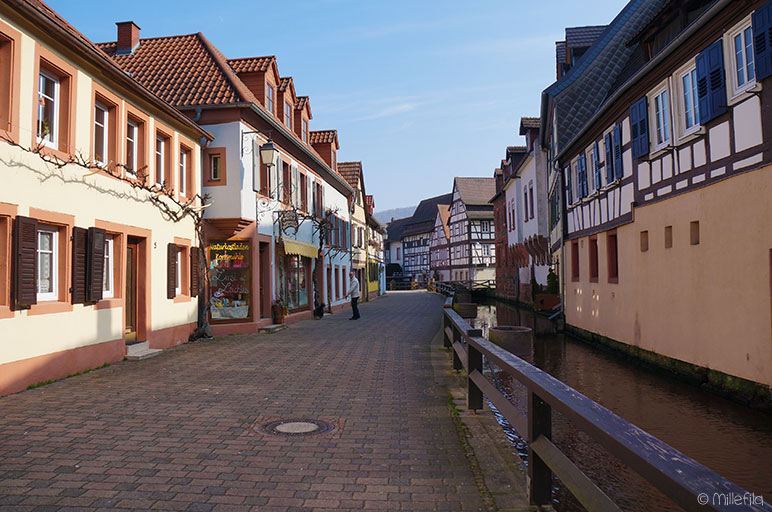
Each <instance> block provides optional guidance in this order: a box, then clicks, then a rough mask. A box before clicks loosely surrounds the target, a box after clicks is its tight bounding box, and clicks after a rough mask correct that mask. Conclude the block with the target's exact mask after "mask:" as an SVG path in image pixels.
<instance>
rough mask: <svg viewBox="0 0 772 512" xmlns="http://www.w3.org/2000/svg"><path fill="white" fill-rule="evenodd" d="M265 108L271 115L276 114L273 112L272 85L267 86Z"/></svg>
mask: <svg viewBox="0 0 772 512" xmlns="http://www.w3.org/2000/svg"><path fill="white" fill-rule="evenodd" d="M265 108H266V109H267V110H268V112H270V113H271V114H273V113H274V110H273V85H271V84H265Z"/></svg>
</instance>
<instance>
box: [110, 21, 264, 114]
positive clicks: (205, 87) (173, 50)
mask: <svg viewBox="0 0 772 512" xmlns="http://www.w3.org/2000/svg"><path fill="white" fill-rule="evenodd" d="M97 46H98V47H99V48H100V49H101V50H102V51H103V52H105V53H106V54H107V55H108V56H109V57H111V58H112V59H113V60H114V61H115V62H116V64H118V65H119V66H120V67H121V68H122V69H123V70H124V71H125V72H128V73H129V74H131V76H132V77H134V79H136V80H137V81H138V82H139V83H141V84H142V85H144V86H145V87H147V88H148V89H151V90H153V91H155V92H156V94H158V95H159V96H160V97H161V98H163V99H164V100H166V101H167V102H169V103H171V104H172V105H175V106H177V107H180V106H192V105H223V104H229V103H240V102H255V103H256V102H257V99H256V98H255V96H254V95H253V94H252V92H251V91H250V90H249V89H248V88H247V87H246V86H245V85H244V83H243V82H241V80H240V79H239V78H238V77H237V76H236V74H235V73H234V72H233V70H232V69H231V67H230V66H229V65H228V63H227V60H226V59H225V57H224V56H223V55H222V53H220V51H219V50H217V49H216V48H215V47H214V45H212V43H210V42H209V41H208V40H207V39H206V38H205V37H204V36H203V35H202V34H201V33H200V32H199V33H196V34H188V35H181V36H170V37H155V38H149V39H140V44H139V46H138V47H137V49H136V50H134V51H133V52H132V53H131V54H127V55H118V54H116V48H117V44H116V43H115V42H110V43H100V44H98V45H97Z"/></svg>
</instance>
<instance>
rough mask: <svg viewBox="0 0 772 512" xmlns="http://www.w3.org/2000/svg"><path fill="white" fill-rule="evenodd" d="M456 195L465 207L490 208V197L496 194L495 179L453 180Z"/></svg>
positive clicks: (463, 178)
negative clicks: (456, 191)
mask: <svg viewBox="0 0 772 512" xmlns="http://www.w3.org/2000/svg"><path fill="white" fill-rule="evenodd" d="M454 181H455V185H454V186H455V187H456V188H457V190H458V195H459V198H460V200H461V202H463V203H464V204H465V205H467V206H491V204H490V203H489V201H490V199H491V197H493V196H494V195H495V194H496V178H493V177H490V178H465V177H462V178H459V177H457V178H455V180H454Z"/></svg>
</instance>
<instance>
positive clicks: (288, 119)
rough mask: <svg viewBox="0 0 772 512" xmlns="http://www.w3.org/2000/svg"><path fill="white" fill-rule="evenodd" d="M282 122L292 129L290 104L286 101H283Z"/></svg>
mask: <svg viewBox="0 0 772 512" xmlns="http://www.w3.org/2000/svg"><path fill="white" fill-rule="evenodd" d="M284 124H285V125H286V126H287V128H289V129H290V130H291V129H292V105H290V104H289V103H287V102H285V103H284Z"/></svg>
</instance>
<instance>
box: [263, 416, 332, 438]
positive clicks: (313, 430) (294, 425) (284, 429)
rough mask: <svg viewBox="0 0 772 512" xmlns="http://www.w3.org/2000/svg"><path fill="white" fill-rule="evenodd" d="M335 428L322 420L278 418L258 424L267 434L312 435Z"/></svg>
mask: <svg viewBox="0 0 772 512" xmlns="http://www.w3.org/2000/svg"><path fill="white" fill-rule="evenodd" d="M334 429H335V425H333V424H332V423H329V422H327V421H323V420H306V419H303V420H278V421H271V422H270V423H266V424H264V425H261V426H260V430H262V431H263V432H265V433H267V434H274V435H278V436H313V435H316V434H324V433H325V432H330V431H332V430H334Z"/></svg>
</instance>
